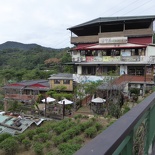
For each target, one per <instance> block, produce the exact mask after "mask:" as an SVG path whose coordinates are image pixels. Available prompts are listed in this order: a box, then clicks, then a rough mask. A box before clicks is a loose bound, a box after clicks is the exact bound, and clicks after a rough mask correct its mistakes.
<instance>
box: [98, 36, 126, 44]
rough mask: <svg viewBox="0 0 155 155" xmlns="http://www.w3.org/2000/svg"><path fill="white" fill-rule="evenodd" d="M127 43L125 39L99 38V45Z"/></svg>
mask: <svg viewBox="0 0 155 155" xmlns="http://www.w3.org/2000/svg"><path fill="white" fill-rule="evenodd" d="M127 41H128V38H127V37H111V38H99V44H123V43H127Z"/></svg>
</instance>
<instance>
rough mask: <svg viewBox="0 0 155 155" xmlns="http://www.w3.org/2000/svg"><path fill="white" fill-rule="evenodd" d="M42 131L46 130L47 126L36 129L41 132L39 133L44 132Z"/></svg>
mask: <svg viewBox="0 0 155 155" xmlns="http://www.w3.org/2000/svg"><path fill="white" fill-rule="evenodd" d="M42 132H45V128H44V127H39V128H37V129H36V133H37V134H39V133H42Z"/></svg>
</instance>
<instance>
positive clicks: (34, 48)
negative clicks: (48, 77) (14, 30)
mask: <svg viewBox="0 0 155 155" xmlns="http://www.w3.org/2000/svg"><path fill="white" fill-rule="evenodd" d="M66 50H67V48H66V49H53V48H48V47H43V46H40V45H37V44H23V43H19V42H12V41H8V42H6V43H4V44H0V53H1V56H0V70H1V69H3V70H4V69H16V70H18V69H23V68H24V69H35V68H36V67H39V66H44V67H45V64H44V62H45V60H48V59H50V58H60V57H61V54H62V53H64V52H65V51H66Z"/></svg>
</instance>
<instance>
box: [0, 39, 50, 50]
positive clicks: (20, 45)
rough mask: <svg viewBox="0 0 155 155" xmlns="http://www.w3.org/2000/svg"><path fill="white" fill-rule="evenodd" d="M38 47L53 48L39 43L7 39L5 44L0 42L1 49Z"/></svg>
mask: <svg viewBox="0 0 155 155" xmlns="http://www.w3.org/2000/svg"><path fill="white" fill-rule="evenodd" d="M36 47H41V48H44V49H52V48H48V47H43V46H40V45H38V44H23V43H19V42H14V41H7V42H5V43H3V44H0V50H5V49H18V50H30V49H33V48H36Z"/></svg>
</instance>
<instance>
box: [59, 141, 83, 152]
mask: <svg viewBox="0 0 155 155" xmlns="http://www.w3.org/2000/svg"><path fill="white" fill-rule="evenodd" d="M80 148H81V145H80V144H70V143H63V144H60V145H59V146H58V149H59V150H60V151H61V152H62V154H63V155H73V154H74V153H75V152H76V151H77V150H79V149H80Z"/></svg>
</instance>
